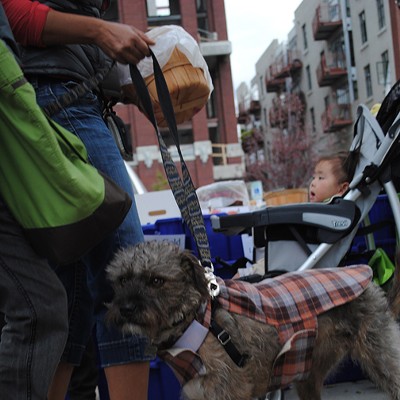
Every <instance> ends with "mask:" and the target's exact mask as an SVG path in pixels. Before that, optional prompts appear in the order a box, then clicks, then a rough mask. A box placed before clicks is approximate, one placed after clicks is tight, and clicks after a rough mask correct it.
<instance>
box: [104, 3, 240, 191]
mask: <svg viewBox="0 0 400 400" xmlns="http://www.w3.org/2000/svg"><path fill="white" fill-rule="evenodd" d="M106 17H107V18H108V19H111V20H116V21H121V22H124V23H128V24H131V25H133V26H136V27H137V28H139V29H142V30H144V31H146V30H147V29H151V28H154V27H157V26H160V25H180V26H182V27H183V28H184V29H185V30H186V31H187V32H188V33H190V34H191V35H192V36H193V37H194V38H195V39H196V40H197V41H198V43H199V47H200V50H201V53H202V55H203V56H204V58H205V60H206V62H207V65H208V67H209V70H210V74H211V77H212V80H213V85H214V91H213V93H212V95H211V98H210V100H209V101H208V104H207V105H206V107H204V108H203V109H202V110H201V111H200V112H198V113H197V114H196V115H195V116H194V117H193V118H192V120H191V121H188V122H186V123H183V124H180V125H179V126H178V133H179V138H180V143H181V149H182V153H183V156H184V159H185V162H186V164H187V166H188V168H189V171H190V174H191V177H192V179H193V182H194V185H195V186H196V187H199V186H202V185H205V184H209V183H211V182H214V181H217V180H221V179H235V178H241V177H242V175H243V171H244V163H243V152H242V150H241V146H240V144H239V142H238V135H237V123H236V113H235V104H234V93H233V87H232V74H231V66H230V58H229V55H230V53H231V43H230V42H229V40H228V36H227V27H226V17H225V6H224V0H212V1H211V0H197V1H194V0H191V1H188V0H113V1H112V3H111V9H110V10H109V11H108V13H107V16H106ZM115 110H116V111H117V113H118V115H119V116H120V117H121V118H122V119H123V120H124V122H125V123H126V125H127V127H128V129H129V130H130V133H131V136H132V142H133V147H134V156H133V161H132V162H131V163H130V164H131V166H132V168H134V169H135V171H136V173H137V174H138V176H139V177H140V179H141V180H142V181H143V183H144V184H145V186H146V188H147V189H148V190H153V187H154V184H155V183H157V182H156V181H157V179H158V178H157V177H160V176H163V175H164V167H163V164H162V160H161V156H160V151H159V148H158V141H157V137H156V134H155V132H154V128H153V127H152V125H151V124H150V122H149V121H148V120H147V119H146V117H145V116H144V115H143V114H142V113H141V112H140V111H139V110H138V108H137V107H135V106H133V105H122V104H118V105H117V106H116V107H115ZM161 134H162V136H163V138H164V140H165V142H166V144H167V145H171V146H170V149H171V153H172V155H173V159H174V160H176V162H177V164H179V157H177V151H176V148H175V146H173V141H172V140H171V137H170V136H169V133H168V131H167V129H161ZM178 169H179V168H178Z"/></svg>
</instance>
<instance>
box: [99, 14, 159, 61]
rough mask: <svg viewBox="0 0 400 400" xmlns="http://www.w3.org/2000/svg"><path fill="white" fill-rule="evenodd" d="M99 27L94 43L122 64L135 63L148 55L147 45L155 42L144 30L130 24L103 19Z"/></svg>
mask: <svg viewBox="0 0 400 400" xmlns="http://www.w3.org/2000/svg"><path fill="white" fill-rule="evenodd" d="M101 27H102V28H101V29H100V30H99V34H98V35H97V36H96V39H95V41H96V44H97V45H98V46H99V47H100V48H101V49H102V50H103V51H104V52H105V53H106V54H107V55H108V56H109V57H111V58H112V59H114V60H116V61H118V62H120V63H122V64H137V63H138V62H139V61H140V60H142V59H143V58H144V57H147V56H149V55H150V53H149V46H151V45H154V44H155V43H154V41H153V40H151V39H150V38H149V37H148V36H147V35H146V34H145V33H144V32H142V31H141V30H139V29H137V28H135V27H133V26H130V25H126V24H121V23H116V22H109V21H103V23H102V25H101Z"/></svg>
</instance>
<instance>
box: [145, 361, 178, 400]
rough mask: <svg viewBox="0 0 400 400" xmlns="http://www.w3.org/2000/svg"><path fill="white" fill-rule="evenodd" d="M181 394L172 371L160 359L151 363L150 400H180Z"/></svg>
mask: <svg viewBox="0 0 400 400" xmlns="http://www.w3.org/2000/svg"><path fill="white" fill-rule="evenodd" d="M180 392H181V387H180V384H179V382H178V380H177V379H176V377H175V375H174V373H173V372H172V369H171V368H170V367H169V366H168V365H167V364H166V363H164V362H163V361H162V360H160V359H159V358H156V359H155V360H153V361H151V362H150V378H149V393H148V400H180Z"/></svg>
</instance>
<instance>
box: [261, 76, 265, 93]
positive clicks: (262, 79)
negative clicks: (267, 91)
mask: <svg viewBox="0 0 400 400" xmlns="http://www.w3.org/2000/svg"><path fill="white" fill-rule="evenodd" d="M260 94H261V96H264V77H263V76H260Z"/></svg>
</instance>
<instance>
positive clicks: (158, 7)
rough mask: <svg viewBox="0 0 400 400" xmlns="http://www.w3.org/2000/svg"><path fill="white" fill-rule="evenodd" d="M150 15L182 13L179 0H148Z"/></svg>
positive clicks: (148, 12) (163, 15)
mask: <svg viewBox="0 0 400 400" xmlns="http://www.w3.org/2000/svg"><path fill="white" fill-rule="evenodd" d="M146 4H147V16H148V17H166V16H170V15H178V14H179V13H180V9H179V0H147V2H146Z"/></svg>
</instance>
